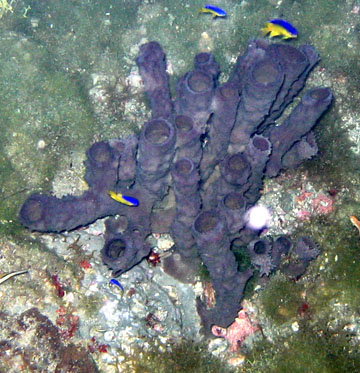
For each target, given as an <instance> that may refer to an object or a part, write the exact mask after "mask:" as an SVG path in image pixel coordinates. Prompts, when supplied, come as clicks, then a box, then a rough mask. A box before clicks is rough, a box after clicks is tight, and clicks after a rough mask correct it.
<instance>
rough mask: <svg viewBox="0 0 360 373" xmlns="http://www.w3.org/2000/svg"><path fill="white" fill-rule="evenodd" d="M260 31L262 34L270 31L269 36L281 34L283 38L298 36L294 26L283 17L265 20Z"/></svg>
mask: <svg viewBox="0 0 360 373" xmlns="http://www.w3.org/2000/svg"><path fill="white" fill-rule="evenodd" d="M260 31H261V32H262V33H263V34H264V35H266V34H268V33H270V37H271V38H273V37H274V36H281V37H282V38H283V39H293V38H297V36H298V32H297V30H296V28H295V27H294V26H293V25H292V24H291V23H289V22H287V21H285V20H283V19H272V20H270V21H269V22H266V23H265V25H264V27H263V28H262V29H261V30H260Z"/></svg>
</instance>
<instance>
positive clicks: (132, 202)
mask: <svg viewBox="0 0 360 373" xmlns="http://www.w3.org/2000/svg"><path fill="white" fill-rule="evenodd" d="M108 194H109V196H110V197H111V198H112V199H114V200H115V201H117V202H120V203H123V204H124V205H127V206H139V201H138V200H137V199H136V198H134V197H130V196H125V195H124V194H121V193H115V192H114V191H113V190H109V191H108Z"/></svg>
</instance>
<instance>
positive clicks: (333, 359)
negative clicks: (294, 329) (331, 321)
mask: <svg viewBox="0 0 360 373" xmlns="http://www.w3.org/2000/svg"><path fill="white" fill-rule="evenodd" d="M322 326H323V328H322V327H321V326H320V325H319V326H316V327H311V326H309V325H305V324H302V325H301V329H300V331H299V332H298V333H297V334H295V335H292V336H290V337H287V338H278V339H277V340H276V341H275V342H274V343H269V342H268V341H265V340H264V341H262V342H259V343H258V344H257V345H256V346H255V348H254V349H253V350H252V352H251V353H250V354H249V355H248V359H247V361H246V363H245V366H244V368H243V371H244V372H246V373H255V372H260V371H261V372H269V373H287V372H294V373H313V372H316V373H341V372H349V373H355V372H358V371H359V369H360V351H359V348H358V347H357V346H354V345H351V344H350V343H349V335H348V333H347V332H344V331H343V330H341V329H337V330H333V331H332V332H330V331H328V330H327V329H326V326H324V325H322Z"/></svg>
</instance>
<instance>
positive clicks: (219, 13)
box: [199, 5, 226, 18]
mask: <svg viewBox="0 0 360 373" xmlns="http://www.w3.org/2000/svg"><path fill="white" fill-rule="evenodd" d="M199 12H200V13H210V14H211V15H212V16H213V18H215V17H226V12H225V10H224V9H221V8H218V7H217V6H213V5H205V6H204V7H202V8H201V9H199Z"/></svg>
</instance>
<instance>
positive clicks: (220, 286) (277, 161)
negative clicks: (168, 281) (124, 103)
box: [19, 39, 332, 330]
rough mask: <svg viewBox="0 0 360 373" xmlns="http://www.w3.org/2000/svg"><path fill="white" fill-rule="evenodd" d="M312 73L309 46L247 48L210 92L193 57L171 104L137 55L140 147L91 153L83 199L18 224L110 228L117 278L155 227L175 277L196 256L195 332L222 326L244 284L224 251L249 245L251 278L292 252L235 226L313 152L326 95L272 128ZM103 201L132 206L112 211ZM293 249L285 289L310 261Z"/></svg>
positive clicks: (133, 142)
mask: <svg viewBox="0 0 360 373" xmlns="http://www.w3.org/2000/svg"><path fill="white" fill-rule="evenodd" d="M318 61H319V56H318V54H317V52H316V51H315V49H314V48H313V47H312V46H310V45H303V46H301V47H299V48H295V47H293V46H290V45H287V44H271V43H269V42H268V41H265V40H262V39H259V40H252V41H250V43H249V45H248V47H247V50H246V51H245V53H244V55H242V56H240V57H239V58H238V60H237V63H236V65H235V67H234V70H233V72H232V74H231V75H230V78H229V80H228V81H227V82H226V83H224V84H221V85H219V83H218V76H219V73H220V69H219V65H218V64H217V62H216V61H215V59H214V57H213V56H212V55H211V54H209V53H200V54H198V55H197V56H196V57H195V61H194V69H193V70H192V71H189V72H188V73H186V74H185V75H184V76H183V77H181V78H180V79H179V81H178V84H177V89H176V91H177V98H176V99H174V100H173V99H172V98H171V95H170V89H169V83H168V75H167V73H166V59H165V54H164V52H163V51H162V48H161V46H160V45H159V44H158V43H157V42H150V43H147V44H144V45H142V46H141V47H140V54H139V57H138V58H137V61H136V62H137V65H138V67H139V70H140V74H141V76H142V79H143V82H144V87H145V91H146V94H147V96H148V99H149V102H150V104H151V108H152V119H151V120H149V121H148V122H146V123H145V124H144V126H143V128H142V130H141V133H140V135H139V136H129V137H127V138H125V139H113V140H109V141H107V142H106V141H101V142H97V143H95V144H93V145H92V146H91V147H90V148H89V150H88V151H87V153H86V155H87V160H86V161H85V166H86V173H85V180H86V182H87V183H88V185H89V189H88V190H87V191H86V192H84V193H83V194H82V195H81V196H65V197H63V198H56V197H54V196H51V195H44V194H36V193H35V194H32V195H30V196H29V197H28V199H27V200H26V201H25V203H24V204H23V206H22V208H21V211H20V214H19V218H20V221H21V223H22V224H23V225H24V226H25V227H27V228H29V229H30V230H33V231H40V232H61V231H65V230H73V229H76V228H77V227H80V226H84V225H88V224H90V223H92V222H94V221H95V220H97V219H99V218H102V217H106V216H111V217H110V218H109V219H108V221H107V223H106V233H105V246H104V248H103V249H102V259H103V262H104V263H105V264H106V265H107V266H108V267H109V268H110V269H112V270H113V276H118V275H120V274H122V273H124V272H125V271H127V270H129V269H130V268H132V267H133V266H135V265H136V264H138V263H139V262H140V261H141V260H142V259H143V258H144V257H146V256H147V255H148V254H149V252H150V245H149V244H148V243H147V242H146V238H147V237H148V236H149V234H150V233H151V232H152V231H153V229H152V221H154V220H155V218H156V220H157V224H159V221H160V222H161V223H162V229H163V232H170V233H171V235H172V237H173V239H174V241H175V249H176V251H177V253H178V254H179V255H180V262H181V263H182V267H184V263H185V264H186V265H185V268H188V271H189V272H194V269H195V268H196V264H197V263H198V262H199V256H200V258H201V260H202V262H203V263H204V264H205V265H206V267H207V269H208V271H209V274H210V278H211V280H212V283H213V287H214V289H215V292H216V305H215V307H213V308H212V309H210V310H209V309H207V307H206V305H205V304H204V303H202V302H201V301H200V300H199V301H198V311H199V313H200V315H201V317H202V321H203V324H204V326H205V328H206V329H207V330H209V328H210V326H211V325H213V324H216V325H219V326H222V327H226V326H228V325H229V324H231V323H232V322H233V320H234V318H235V317H236V315H237V312H238V311H239V308H240V300H241V298H242V296H243V290H244V287H245V285H246V282H247V281H248V279H249V278H250V277H251V276H252V271H251V269H247V270H246V271H243V272H241V271H239V270H238V265H237V262H236V259H235V255H234V253H233V252H232V250H231V248H232V245H234V243H236V245H249V246H248V250H249V255H250V258H251V261H252V264H253V265H254V266H255V267H257V268H259V270H260V274H261V275H268V274H269V273H270V271H271V270H274V269H276V268H277V267H278V266H279V263H280V259H281V255H282V254H287V253H288V252H289V250H290V248H291V247H292V246H293V245H292V242H291V240H290V239H289V238H287V237H281V238H278V239H277V240H275V241H273V240H263V239H261V240H260V239H259V237H258V236H259V233H260V231H257V230H249V228H247V227H246V223H247V221H246V215H247V211H248V209H249V208H250V207H252V206H253V205H254V204H255V203H256V201H257V200H258V199H259V198H260V191H261V189H262V185H263V178H264V176H265V175H267V176H269V177H275V176H277V175H278V174H279V173H280V171H281V170H282V169H284V168H290V167H296V166H298V165H299V164H300V163H301V162H302V161H303V160H305V159H309V158H311V157H312V156H314V155H315V154H316V152H317V147H316V142H315V138H314V135H313V134H312V132H311V130H312V128H313V127H314V126H315V124H316V123H317V121H318V119H319V118H320V117H321V115H322V114H323V113H324V112H325V111H326V110H327V108H328V107H329V106H330V104H331V101H332V93H331V91H330V89H328V88H324V87H316V88H312V89H310V90H309V91H307V92H306V93H305V94H304V95H303V97H302V100H301V101H300V103H299V104H298V105H297V106H296V107H295V108H294V110H293V111H292V112H291V114H290V115H289V116H288V117H287V118H286V119H285V120H284V121H283V123H282V124H281V125H279V126H276V125H275V120H276V119H277V118H278V117H280V116H281V114H282V113H283V111H284V110H285V108H286V107H287V106H288V105H289V104H290V103H291V102H292V100H293V98H294V97H295V96H296V95H297V94H298V93H299V91H300V90H301V89H302V88H303V86H304V84H305V81H306V77H307V76H308V74H309V72H310V71H311V69H312V68H313V67H314V66H315V64H316V63H317V62H318ZM169 188H171V189H172V190H173V193H174V195H175V201H176V205H175V206H174V213H173V214H170V215H169V214H163V212H162V210H161V209H159V204H161V201H162V200H163V199H164V197H165V196H166V195H167V194H168V193H169ZM110 190H112V191H114V192H115V193H121V194H123V195H126V196H130V197H133V198H136V199H137V200H138V201H139V205H138V206H136V207H134V206H127V205H124V204H121V203H119V202H117V201H115V200H114V199H112V198H111V197H110V196H109V193H108V192H109V191H110ZM155 207H156V209H155ZM162 214H163V216H164V217H163V219H162V220H161V216H162ZM114 216H116V217H114ZM169 216H171V217H172V218H169ZM295 247H296V250H295V251H296V252H295V254H296V255H297V256H298V258H299V262H300V264H298V265H297V266H296V268H295V267H294V268H292V267H291V266H289V267H288V268H287V272H288V275H290V276H293V277H297V276H299V275H301V274H302V273H303V272H304V271H305V269H306V266H307V265H308V264H309V263H310V260H312V259H313V258H314V257H316V255H318V251H317V249H316V248H314V244H312V242H311V240H310V239H309V238H304V239H302V241H301V242H300V243H298V244H297V245H296V246H295ZM168 260H169V263H170V264H169V265H167V266H166V263H165V267H167V268H173V269H174V273H175V272H176V270H175V268H174V267H176V265H177V264H176V262H174V261H172V257H170V258H168ZM178 262H179V261H178ZM183 270H184V268H182V271H183ZM295 272H296V273H295Z"/></svg>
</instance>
